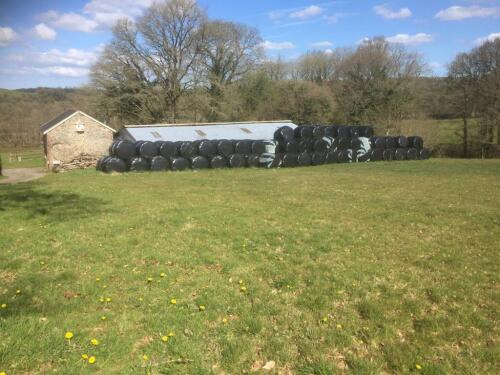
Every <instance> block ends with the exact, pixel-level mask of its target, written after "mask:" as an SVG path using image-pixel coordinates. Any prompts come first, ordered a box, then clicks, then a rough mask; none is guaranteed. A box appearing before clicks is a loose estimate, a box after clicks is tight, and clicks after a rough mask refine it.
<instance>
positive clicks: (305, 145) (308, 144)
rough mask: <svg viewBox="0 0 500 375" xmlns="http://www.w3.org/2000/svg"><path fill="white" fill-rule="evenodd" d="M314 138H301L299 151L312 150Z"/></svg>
mask: <svg viewBox="0 0 500 375" xmlns="http://www.w3.org/2000/svg"><path fill="white" fill-rule="evenodd" d="M312 149H313V140H312V139H310V138H305V139H301V140H300V141H299V153H302V152H312Z"/></svg>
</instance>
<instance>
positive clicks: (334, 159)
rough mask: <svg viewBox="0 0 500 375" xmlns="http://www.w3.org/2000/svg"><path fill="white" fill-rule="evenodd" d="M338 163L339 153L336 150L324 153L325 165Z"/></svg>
mask: <svg viewBox="0 0 500 375" xmlns="http://www.w3.org/2000/svg"><path fill="white" fill-rule="evenodd" d="M338 162H339V152H338V151H337V150H330V151H328V152H327V153H326V156H325V163H326V164H333V163H338Z"/></svg>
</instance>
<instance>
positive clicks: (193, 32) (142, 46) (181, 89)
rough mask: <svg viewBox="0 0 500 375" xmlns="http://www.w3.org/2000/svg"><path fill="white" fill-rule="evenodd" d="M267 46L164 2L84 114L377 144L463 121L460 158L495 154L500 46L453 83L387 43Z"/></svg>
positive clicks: (108, 54) (453, 69)
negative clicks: (359, 131)
mask: <svg viewBox="0 0 500 375" xmlns="http://www.w3.org/2000/svg"><path fill="white" fill-rule="evenodd" d="M262 42H263V40H262V38H261V36H260V33H259V31H258V30H257V29H255V28H252V27H249V26H247V25H243V24H239V23H235V22H229V21H225V20H212V19H209V18H208V16H207V15H206V13H205V12H204V11H203V9H201V8H200V7H199V5H198V4H197V2H196V1H194V0H163V1H160V2H156V3H154V4H153V5H152V6H151V7H150V8H149V9H147V10H146V11H145V12H144V14H143V15H142V16H141V17H139V18H138V19H137V20H135V21H132V20H129V19H123V20H120V21H118V22H117V23H116V25H115V26H114V28H113V37H112V40H111V42H110V43H109V44H108V45H107V46H106V47H105V48H104V51H103V52H102V54H101V56H100V58H99V60H98V62H97V63H96V64H95V65H94V66H93V67H92V69H91V84H90V85H89V87H86V88H85V89H82V91H81V92H82V98H83V99H84V100H81V101H80V102H79V103H80V104H79V105H78V108H79V109H83V110H88V111H89V112H90V113H91V114H92V115H94V116H96V117H97V118H100V119H102V120H104V121H106V122H107V123H109V124H111V125H112V126H115V127H119V126H121V125H124V124H151V123H167V122H172V123H175V122H214V121H244V120H275V119H290V120H292V121H294V122H295V123H297V124H308V123H309V124H342V123H349V124H370V125H374V126H375V128H376V130H377V132H378V133H381V134H398V133H400V132H401V130H402V129H401V124H402V122H403V121H404V120H407V119H422V118H441V119H446V118H448V119H450V118H461V119H462V122H463V127H462V129H461V131H460V138H461V141H462V146H463V147H462V155H463V156H470V155H471V149H472V148H475V149H477V148H478V147H481V150H482V152H483V154H485V153H486V152H487V151H488V150H487V148H488V147H490V146H494V147H496V146H495V144H499V130H500V115H499V114H500V100H499V95H500V65H499V56H500V40H499V39H497V40H495V41H488V42H486V43H484V44H483V45H481V46H479V47H477V48H475V49H473V50H472V51H470V52H468V53H463V54H459V55H458V56H457V57H456V59H455V60H454V61H453V62H452V63H451V64H450V66H449V74H448V76H447V77H428V73H429V71H428V68H427V66H426V64H425V63H424V62H423V60H422V57H421V56H420V55H419V54H417V53H414V52H412V51H410V50H408V49H407V48H406V47H404V46H403V45H398V44H392V43H388V42H387V41H386V40H385V39H384V38H383V37H374V38H372V39H370V40H366V41H364V42H362V43H360V44H358V45H356V46H353V47H346V48H338V49H336V50H334V51H328V52H325V51H315V50H313V51H309V52H307V53H305V54H303V55H302V56H300V57H299V58H297V59H295V60H292V61H290V60H284V59H282V58H278V59H274V60H271V59H268V58H267V57H266V54H265V50H264V48H263V44H262ZM67 94H68V93H67ZM68 95H69V94H68ZM0 105H1V104H0ZM41 122H43V121H41ZM2 123H3V121H2V119H0V133H1V132H2V126H3V125H2ZM471 124H472V125H474V126H479V128H480V134H479V136H474V137H471V135H470V134H471V132H470V128H471ZM3 129H4V131H5V129H8V128H6V127H5V126H3ZM7 131H8V130H7ZM497 148H498V147H497Z"/></svg>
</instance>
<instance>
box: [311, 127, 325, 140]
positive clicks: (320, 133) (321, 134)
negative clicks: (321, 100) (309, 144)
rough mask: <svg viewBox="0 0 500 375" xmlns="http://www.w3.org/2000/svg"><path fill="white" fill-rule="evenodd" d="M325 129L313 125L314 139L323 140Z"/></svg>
mask: <svg viewBox="0 0 500 375" xmlns="http://www.w3.org/2000/svg"><path fill="white" fill-rule="evenodd" d="M325 128H326V126H323V125H314V126H313V137H314V138H323V137H324V136H325Z"/></svg>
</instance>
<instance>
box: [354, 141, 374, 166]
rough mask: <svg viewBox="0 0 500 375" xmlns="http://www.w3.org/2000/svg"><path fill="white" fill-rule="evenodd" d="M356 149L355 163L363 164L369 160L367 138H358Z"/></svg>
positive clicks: (369, 152)
mask: <svg viewBox="0 0 500 375" xmlns="http://www.w3.org/2000/svg"><path fill="white" fill-rule="evenodd" d="M357 145H358V148H357V149H356V151H355V158H356V162H358V163H364V162H367V161H370V159H371V150H372V149H371V146H370V139H369V138H367V137H358V141H357Z"/></svg>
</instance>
